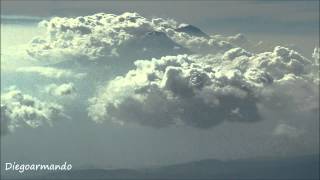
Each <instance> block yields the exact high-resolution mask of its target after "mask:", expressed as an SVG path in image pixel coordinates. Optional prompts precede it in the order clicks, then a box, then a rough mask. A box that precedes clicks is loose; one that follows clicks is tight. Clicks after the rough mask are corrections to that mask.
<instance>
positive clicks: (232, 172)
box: [32, 154, 319, 180]
mask: <svg viewBox="0 0 320 180" xmlns="http://www.w3.org/2000/svg"><path fill="white" fill-rule="evenodd" d="M32 179H42V180H45V179H82V180H85V179H86V180H94V179H140V180H148V179H170V180H173V179H180V180H182V179H221V180H222V179H225V180H227V179H228V180H238V179H286V180H287V179H297V180H298V179H299V180H302V179H308V180H311V179H319V155H318V154H317V155H306V156H300V157H290V158H281V159H267V158H263V159H258V158H256V159H241V160H230V161H220V160H214V159H208V160H200V161H194V162H189V163H182V164H176V165H169V166H163V167H159V168H147V169H136V170H135V169H110V170H106V169H87V170H72V171H70V172H57V173H49V174H47V175H44V176H37V177H34V178H32Z"/></svg>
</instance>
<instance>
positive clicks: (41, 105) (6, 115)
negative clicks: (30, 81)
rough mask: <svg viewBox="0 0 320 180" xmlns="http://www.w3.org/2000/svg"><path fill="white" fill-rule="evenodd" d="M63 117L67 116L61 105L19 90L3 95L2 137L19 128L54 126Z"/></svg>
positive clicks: (12, 90)
mask: <svg viewBox="0 0 320 180" xmlns="http://www.w3.org/2000/svg"><path fill="white" fill-rule="evenodd" d="M62 117H66V116H65V115H64V113H63V107H62V106H61V105H59V104H56V103H48V102H44V101H40V100H38V99H37V98H34V97H32V96H30V95H26V94H23V93H22V92H21V91H20V90H17V89H11V90H9V91H8V92H5V93H4V94H1V135H5V134H7V133H9V132H13V131H14V130H15V129H16V128H19V127H31V128H36V127H39V126H42V125H45V124H47V125H52V124H53V122H54V121H55V120H57V119H58V118H62Z"/></svg>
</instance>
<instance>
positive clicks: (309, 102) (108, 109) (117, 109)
mask: <svg viewBox="0 0 320 180" xmlns="http://www.w3.org/2000/svg"><path fill="white" fill-rule="evenodd" d="M135 65H136V69H134V70H131V71H129V72H128V73H127V74H126V75H125V76H119V77H117V78H115V79H114V80H112V81H110V82H108V83H107V85H106V86H105V87H104V88H102V89H101V90H100V92H99V93H98V94H97V95H96V96H95V97H94V98H91V99H90V103H91V105H90V107H89V116H90V117H91V118H92V119H93V120H94V121H97V122H103V121H106V120H110V121H113V122H118V123H127V122H135V123H139V124H142V125H147V126H152V127H166V126H169V125H172V124H184V125H190V126H193V127H199V128H210V127H213V126H215V125H218V124H220V123H222V122H224V121H233V122H256V121H259V120H260V119H262V118H264V117H262V114H261V112H260V111H261V108H262V107H263V108H273V107H275V106H274V104H277V103H278V104H279V103H283V102H286V103H288V104H289V102H292V103H293V104H292V106H287V108H289V109H288V111H287V112H294V111H296V109H295V108H302V109H303V108H305V111H304V112H306V113H309V112H310V111H312V110H314V109H315V108H318V103H316V101H317V100H314V99H312V98H315V97H318V90H317V88H316V87H317V85H316V83H314V81H313V79H314V77H313V74H310V71H309V69H310V68H312V67H313V66H314V64H313V63H312V61H310V60H308V59H306V58H305V57H303V56H301V55H300V54H299V53H297V52H295V51H293V50H290V49H287V48H284V47H276V48H275V49H274V50H273V51H272V52H265V53H260V54H253V53H249V52H247V51H245V50H243V49H240V48H235V49H231V50H229V51H227V52H225V53H224V54H223V55H222V56H220V55H207V56H203V55H178V56H166V57H162V58H160V59H152V60H151V61H148V60H138V61H136V62H135ZM297 82H299V83H297ZM301 84H308V85H309V89H310V90H308V91H306V90H305V89H301V88H302V87H303V86H301V87H300V88H297V89H295V90H294V91H292V92H291V93H288V92H290V91H286V90H290V89H291V88H295V87H296V86H297V87H299V86H300V85H301ZM283 90H285V91H284V92H282V93H281V91H283ZM278 93H279V94H285V93H288V94H286V95H285V96H283V97H281V96H278V95H279V94H278ZM308 93H310V94H308ZM275 97H277V98H275ZM304 98H307V99H304ZM291 99H293V100H294V101H290V100H291ZM302 104H303V106H301V107H300V106H299V105H302ZM269 106H270V107H269ZM274 110H276V111H277V109H274ZM301 112H302V111H301Z"/></svg>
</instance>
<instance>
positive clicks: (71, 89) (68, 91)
mask: <svg viewBox="0 0 320 180" xmlns="http://www.w3.org/2000/svg"><path fill="white" fill-rule="evenodd" d="M45 91H46V92H47V93H49V94H51V95H53V96H57V97H61V96H74V95H75V94H76V88H75V86H74V84H73V83H64V84H61V85H57V84H50V85H48V86H46V87H45Z"/></svg>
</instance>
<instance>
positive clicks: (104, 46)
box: [27, 12, 253, 64]
mask: <svg viewBox="0 0 320 180" xmlns="http://www.w3.org/2000/svg"><path fill="white" fill-rule="evenodd" d="M40 25H41V26H43V27H45V28H46V29H47V33H46V35H45V36H44V37H37V38H35V39H34V40H33V41H32V42H31V44H30V46H29V48H28V50H27V51H28V54H29V55H30V56H31V57H33V58H35V59H37V60H39V61H42V62H43V61H44V62H47V63H50V62H51V63H59V62H61V61H80V62H83V61H84V62H101V63H107V64H112V63H114V61H119V60H121V62H122V63H126V62H129V64H131V63H132V62H133V61H134V60H136V59H148V58H152V57H161V56H166V55H177V54H185V53H192V52H194V53H205V54H207V53H215V52H224V51H226V50H229V49H231V48H233V47H235V46H242V45H243V46H244V47H245V48H249V46H250V47H253V46H252V43H251V42H249V41H248V40H247V39H246V37H245V36H243V35H242V34H237V35H235V36H222V35H207V34H205V33H204V32H202V31H201V30H200V29H198V28H197V27H195V26H192V25H187V24H180V23H178V22H176V21H174V20H172V19H163V18H150V19H147V18H145V17H143V16H140V15H139V14H137V13H128V12H126V13H123V14H120V15H114V14H105V13H99V14H94V15H91V16H80V17H76V18H66V17H54V18H52V19H51V20H48V21H43V22H42V23H40Z"/></svg>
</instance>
